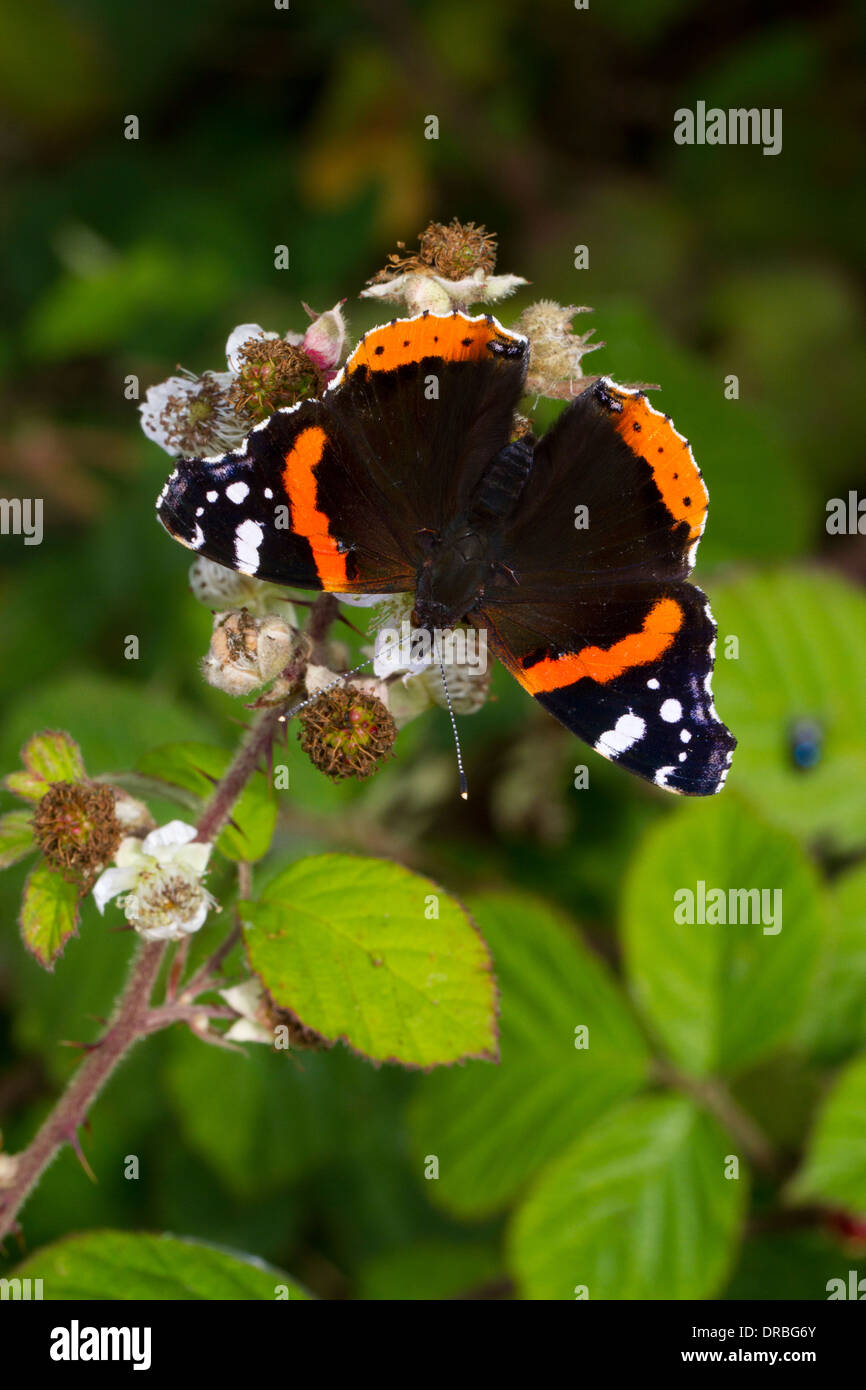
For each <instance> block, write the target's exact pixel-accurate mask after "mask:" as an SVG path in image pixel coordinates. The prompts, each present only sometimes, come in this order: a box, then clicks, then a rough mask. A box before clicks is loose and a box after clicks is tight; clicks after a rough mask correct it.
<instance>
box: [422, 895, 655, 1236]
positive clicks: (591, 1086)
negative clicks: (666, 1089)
mask: <svg viewBox="0 0 866 1390" xmlns="http://www.w3.org/2000/svg"><path fill="white" fill-rule="evenodd" d="M473 911H474V914H475V917H476V920H477V922H478V923H479V925H480V927H481V930H482V932H483V933H484V936H485V939H486V940H487V942H488V944H489V945H490V949H491V951H492V953H493V959H494V962H495V964H496V970H497V974H498V977H499V986H500V995H501V1003H502V1028H501V1049H502V1051H501V1062H500V1065H499V1066H498V1067H497V1068H496V1070H495V1071H494V1072H490V1071H488V1070H486V1069H484V1070H483V1071H481V1070H479V1069H477V1068H470V1069H469V1070H466V1071H462V1070H461V1071H453V1072H447V1073H442V1074H440V1075H437V1076H431V1077H429V1078H427V1079H426V1080H425V1081H424V1082H423V1083H422V1084H421V1085H420V1086H419V1088H418V1095H417V1098H416V1101H415V1104H414V1106H413V1109H412V1112H411V1128H412V1133H413V1147H414V1148H415V1150H416V1153H417V1155H418V1160H417V1161H418V1163H419V1164H421V1163H423V1162H424V1160H425V1159H426V1158H427V1156H428V1155H433V1156H435V1157H436V1158H438V1161H439V1177H438V1181H431V1182H429V1183H426V1184H425V1187H426V1188H427V1190H428V1192H429V1195H430V1196H431V1197H432V1198H433V1200H434V1201H436V1202H437V1203H439V1204H440V1205H442V1206H444V1207H446V1208H447V1209H448V1210H450V1211H453V1212H455V1213H457V1214H458V1215H461V1216H480V1215H486V1214H487V1213H490V1212H494V1211H497V1210H499V1209H500V1208H501V1207H503V1206H505V1204H506V1203H507V1202H508V1200H509V1199H510V1198H511V1197H512V1196H513V1195H514V1193H515V1192H517V1191H518V1190H519V1189H520V1188H521V1187H522V1186H523V1184H524V1183H525V1182H526V1181H527V1179H528V1178H530V1177H532V1176H533V1174H535V1173H536V1172H537V1171H538V1170H539V1168H541V1167H542V1165H543V1164H545V1163H546V1162H548V1161H549V1159H551V1158H553V1157H554V1156H555V1155H556V1154H558V1153H560V1152H561V1151H562V1150H563V1149H564V1148H565V1147H566V1145H568V1144H569V1143H570V1142H571V1141H572V1140H573V1139H574V1137H575V1136H576V1135H577V1134H579V1133H580V1131H581V1130H582V1129H583V1128H585V1126H586V1125H587V1124H589V1123H591V1122H592V1121H593V1120H594V1119H595V1118H596V1117H597V1116H598V1115H600V1114H602V1113H603V1112H604V1111H605V1110H607V1109H608V1108H610V1107H611V1106H613V1105H615V1104H616V1103H617V1102H619V1101H621V1100H623V1099H625V1098H626V1097H627V1096H630V1095H633V1094H634V1092H636V1091H637V1090H638V1089H639V1088H640V1086H641V1085H642V1084H643V1082H644V1081H645V1079H646V1076H647V1071H648V1067H649V1056H648V1052H647V1049H646V1046H645V1044H644V1042H643V1039H642V1037H641V1035H640V1032H639V1031H638V1029H637V1027H636V1025H635V1023H634V1022H633V1020H632V1017H631V1014H630V1012H629V1010H628V1008H627V1007H626V1003H625V1000H624V998H623V996H622V993H621V991H620V989H619V988H618V986H617V984H616V983H615V981H614V980H613V979H612V978H611V976H610V973H609V972H608V970H607V968H606V967H605V966H604V965H603V964H602V963H601V961H600V960H599V959H598V957H597V956H596V955H595V954H594V953H593V952H592V951H590V950H588V949H587V947H586V946H585V945H584V944H583V942H582V940H581V938H580V936H579V935H578V933H577V932H576V931H575V929H574V928H573V927H572V926H571V925H570V924H569V923H568V922H566V921H565V920H563V918H561V917H560V916H559V915H558V914H557V913H555V912H553V911H552V910H551V908H550V907H548V906H547V905H546V904H545V903H544V902H542V901H541V900H540V899H536V898H532V897H529V896H524V895H513V896H505V895H504V894H490V895H486V896H483V897H480V898H478V899H477V900H475V901H474V902H473ZM581 1026H584V1027H586V1029H587V1030H588V1044H589V1045H588V1046H587V1047H585V1048H578V1047H576V1046H575V1043H576V1041H578V1040H579V1039H578V1038H577V1037H576V1033H575V1030H576V1029H577V1028H579V1027H581Z"/></svg>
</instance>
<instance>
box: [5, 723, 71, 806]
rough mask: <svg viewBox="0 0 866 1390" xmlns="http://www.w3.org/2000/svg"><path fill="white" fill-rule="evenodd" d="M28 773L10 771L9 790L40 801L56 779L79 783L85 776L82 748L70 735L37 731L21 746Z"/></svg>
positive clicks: (50, 731)
mask: <svg viewBox="0 0 866 1390" xmlns="http://www.w3.org/2000/svg"><path fill="white" fill-rule="evenodd" d="M21 761H22V762H23V764H24V768H25V771H24V772H10V774H9V776H8V777H7V778H6V786H7V787H8V788H9V791H11V792H15V793H16V794H17V795H18V796H24V797H27V798H28V800H30V801H38V800H39V799H40V797H43V796H44V795H45V793H46V792H47V791H48V788H49V786H50V785H51V783H52V782H79V781H80V780H81V778H82V777H83V776H84V763H83V761H82V758H81V749H80V748H79V747H78V744H77V743H76V742H75V741H74V739H71V738H70V737H69V735H68V734H64V733H60V732H57V731H55V730H52V729H46V730H45V731H44V732H43V733H41V734H34V735H33V737H32V738H31V739H29V740H28V742H27V743H25V745H24V747H23V748H22V749H21Z"/></svg>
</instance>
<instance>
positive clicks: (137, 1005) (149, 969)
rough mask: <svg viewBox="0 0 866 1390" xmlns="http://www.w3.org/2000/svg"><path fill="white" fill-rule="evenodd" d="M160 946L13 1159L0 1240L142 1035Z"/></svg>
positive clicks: (147, 956)
mask: <svg viewBox="0 0 866 1390" xmlns="http://www.w3.org/2000/svg"><path fill="white" fill-rule="evenodd" d="M165 947H166V943H165V942H164V941H147V942H145V943H144V945H143V946H142V948H141V950H140V951H139V953H138V955H137V957H136V959H135V964H134V966H133V969H132V974H131V975H130V977H129V980H128V982H127V985H126V988H125V990H124V991H123V994H122V995H121V997H120V1003H119V1005H118V1007H117V1011H116V1013H115V1016H114V1020H113V1022H112V1023H110V1024H109V1027H108V1030H107V1032H106V1033H105V1034H104V1035H103V1037H102V1038H101V1039H100V1040H99V1042H98V1043H96V1044H95V1045H94V1046H93V1047H92V1048H91V1049H90V1050H89V1051H88V1053H87V1055H86V1056H85V1059H84V1061H83V1062H82V1063H81V1065H80V1066H79V1068H78V1070H77V1071H76V1072H75V1075H74V1076H73V1077H72V1080H71V1081H70V1082H69V1085H68V1086H67V1088H66V1090H65V1091H64V1092H63V1095H62V1096H61V1097H60V1099H59V1101H58V1102H57V1104H56V1105H55V1107H54V1109H53V1110H52V1111H51V1114H50V1115H49V1116H48V1119H47V1120H46V1121H45V1123H44V1124H43V1125H42V1128H41V1129H40V1130H39V1131H38V1133H37V1134H36V1137H35V1138H34V1139H33V1140H32V1142H31V1143H30V1144H29V1145H28V1146H27V1148H26V1149H24V1150H22V1152H21V1153H20V1154H16V1155H14V1156H13V1157H12V1159H11V1161H12V1163H13V1164H14V1169H13V1170H12V1171H11V1173H10V1176H9V1178H8V1180H7V1181H5V1182H3V1185H2V1186H0V1240H3V1239H4V1237H5V1236H7V1235H8V1234H9V1231H10V1230H11V1229H12V1228H13V1226H14V1224H15V1218H16V1216H17V1214H18V1210H19V1208H20V1207H21V1205H22V1204H23V1202H24V1201H25V1199H26V1198H27V1196H28V1194H29V1193H30V1192H31V1190H32V1189H33V1187H34V1186H35V1185H36V1183H37V1182H38V1181H39V1179H40V1178H41V1176H42V1174H43V1173H44V1172H45V1169H46V1168H47V1167H48V1165H49V1163H50V1162H51V1161H52V1159H53V1158H54V1157H55V1155H56V1154H57V1153H59V1151H60V1150H61V1149H62V1148H63V1145H64V1144H72V1145H73V1146H74V1145H76V1144H77V1142H78V1140H77V1131H78V1128H79V1126H80V1125H82V1124H83V1123H84V1121H85V1119H86V1118H87V1112H88V1110H89V1109H90V1107H91V1105H92V1104H93V1102H94V1100H95V1099H96V1097H97V1096H98V1095H99V1092H100V1091H101V1090H102V1088H103V1086H104V1085H105V1083H106V1081H107V1080H108V1078H109V1076H110V1075H111V1073H112V1072H113V1071H114V1068H115V1067H116V1066H117V1064H118V1062H119V1061H120V1059H121V1057H123V1056H124V1055H125V1053H127V1052H128V1051H129V1049H130V1047H132V1045H133V1043H134V1042H136V1041H137V1039H138V1038H139V1037H141V1036H142V1034H143V1032H144V1028H145V1020H146V1017H147V1012H148V1006H149V1004H150V994H151V990H152V989H153V986H154V982H155V980H156V977H157V974H158V973H159V967H160V965H161V963H162V957H163V954H164V952H165ZM0 1181H2V1180H0Z"/></svg>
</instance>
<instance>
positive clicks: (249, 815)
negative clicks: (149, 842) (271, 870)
mask: <svg viewBox="0 0 866 1390" xmlns="http://www.w3.org/2000/svg"><path fill="white" fill-rule="evenodd" d="M230 760H231V755H230V754H229V753H226V752H224V750H223V749H222V748H214V747H213V746H212V745H211V744H208V743H167V744H164V745H163V747H161V748H154V749H153V750H152V751H151V752H150V753H146V754H145V755H144V757H142V758H139V760H138V763H137V765H136V766H137V768H138V771H139V772H141V773H143V774H144V775H145V776H148V777H157V778H159V779H160V780H161V781H163V782H168V783H169V784H171V785H172V786H176V787H183V788H184V789H185V790H186V791H190V792H194V793H195V795H196V796H199V797H201V798H202V801H205V800H207V798H208V797H209V796H210V794H211V792H212V791H213V782H212V781H210V780H209V779H210V778H220V777H222V775H223V773H224V772H225V770H226V768H227V767H228V765H229V762H230ZM232 820H233V821H234V825H227V826H226V827H225V829H224V830H223V831H222V832H221V834H220V835H219V837H218V839H217V849H218V850H219V851H220V852H221V853H222V854H224V855H226V857H227V858H228V859H246V860H249V861H250V862H254V861H255V860H256V859H261V857H262V855H264V854H266V853H267V851H268V850H269V849H270V845H271V839H272V837H273V833H274V826H275V824H276V820H277V802H276V798H275V796H274V795H273V794H272V793H271V792H270V790H269V788H268V784H267V782H266V780H265V778H264V777H263V776H262V775H261V773H256V774H255V776H253V777H251V778H250V780H249V782H248V783H247V785H246V787H245V788H244V790H243V791H242V792H241V795H240V797H239V798H238V800H237V801H236V802H235V805H234V808H233V810H232Z"/></svg>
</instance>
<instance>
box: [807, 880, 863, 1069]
mask: <svg viewBox="0 0 866 1390" xmlns="http://www.w3.org/2000/svg"><path fill="white" fill-rule="evenodd" d="M829 904H830V912H829V922H828V928H827V931H826V932H825V933H824V935H823V937H822V940H821V954H820V958H819V963H818V969H817V971H816V973H815V978H814V980H813V983H812V988H811V991H810V994H809V999H808V1001H807V1004H806V1009H805V1012H804V1015H803V1017H802V1019H801V1020H800V1024H799V1027H798V1029H797V1042H798V1043H799V1044H800V1046H801V1047H803V1048H804V1050H805V1051H807V1052H809V1053H811V1054H814V1055H816V1056H818V1057H820V1058H822V1059H827V1060H831V1061H836V1060H839V1059H841V1058H842V1057H843V1056H844V1055H845V1053H847V1052H851V1051H854V1050H856V1049H857V1048H860V1047H863V1046H866V865H863V864H861V865H860V866H859V868H856V869H853V870H852V871H851V872H850V873H847V874H843V875H842V876H841V877H840V878H838V879H836V880H835V881H834V883H833V884H832V885H831V889H830V894H829Z"/></svg>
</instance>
